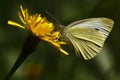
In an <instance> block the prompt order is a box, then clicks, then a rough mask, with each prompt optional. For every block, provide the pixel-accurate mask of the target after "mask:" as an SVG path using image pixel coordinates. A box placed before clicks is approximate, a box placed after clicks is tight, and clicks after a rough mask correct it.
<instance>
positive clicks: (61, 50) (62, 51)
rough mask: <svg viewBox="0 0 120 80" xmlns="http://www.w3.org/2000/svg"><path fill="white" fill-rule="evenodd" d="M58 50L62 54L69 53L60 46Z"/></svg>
mask: <svg viewBox="0 0 120 80" xmlns="http://www.w3.org/2000/svg"><path fill="white" fill-rule="evenodd" d="M59 51H60V52H61V53H62V54H64V55H69V53H67V52H66V51H64V50H63V49H62V48H60V49H59Z"/></svg>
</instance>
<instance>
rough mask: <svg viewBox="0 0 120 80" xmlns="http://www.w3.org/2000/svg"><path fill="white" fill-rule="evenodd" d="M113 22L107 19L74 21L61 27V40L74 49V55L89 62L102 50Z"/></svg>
mask: <svg viewBox="0 0 120 80" xmlns="http://www.w3.org/2000/svg"><path fill="white" fill-rule="evenodd" d="M113 24H114V21H113V20H112V19H109V18H90V19H84V20H79V21H75V22H73V23H71V24H69V25H68V26H65V27H62V28H63V29H62V30H61V38H62V40H63V41H65V42H67V43H69V44H71V45H72V46H73V47H74V50H75V53H76V54H77V55H78V56H79V55H80V54H81V55H82V56H83V58H84V59H85V60H89V59H91V58H93V57H95V56H96V55H97V53H99V52H100V50H101V49H102V47H103V45H104V42H105V40H106V38H107V36H108V35H109V33H110V32H111V30H112V27H113Z"/></svg>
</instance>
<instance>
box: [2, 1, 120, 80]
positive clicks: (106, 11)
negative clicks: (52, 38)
mask: <svg viewBox="0 0 120 80" xmlns="http://www.w3.org/2000/svg"><path fill="white" fill-rule="evenodd" d="M20 4H21V5H23V7H24V8H28V10H29V13H31V14H34V13H41V14H42V13H43V11H44V10H46V11H48V12H49V13H51V14H52V15H53V16H54V17H56V18H57V20H59V21H60V23H61V24H64V25H68V24H69V23H71V22H73V21H76V20H81V19H86V18H92V17H108V18H111V19H113V20H114V22H115V24H114V28H113V30H112V32H111V33H110V35H109V37H108V39H107V40H106V42H105V45H104V47H103V50H102V51H101V52H100V53H99V54H98V55H97V56H96V57H95V58H94V59H92V60H88V61H85V60H84V59H83V58H82V57H77V56H76V55H75V53H74V51H73V50H72V49H71V48H67V47H68V46H67V47H66V48H65V49H66V50H67V51H68V52H69V53H70V55H69V56H67V57H63V56H61V55H60V54H59V53H58V52H57V51H56V50H55V49H54V48H53V47H52V46H50V45H48V44H47V43H44V42H40V43H39V45H38V46H37V49H36V51H35V52H34V53H32V54H31V55H30V56H29V57H28V58H27V59H26V60H25V61H24V63H23V64H22V65H21V66H20V68H19V69H18V70H17V71H16V73H15V74H14V75H13V77H12V79H11V80H120V68H119V67H120V53H119V52H120V42H119V41H120V0H12V1H11V0H3V1H0V80H3V78H4V77H5V75H6V74H7V73H8V71H9V70H10V69H11V67H12V65H13V64H14V62H15V61H16V59H17V57H18V56H19V53H20V51H21V49H22V45H23V43H24V41H25V39H26V37H27V31H25V30H22V29H20V28H17V27H13V26H10V25H8V24H7V20H14V21H17V22H20V20H19V18H18V11H19V10H20V8H19V5H20ZM43 15H44V14H43Z"/></svg>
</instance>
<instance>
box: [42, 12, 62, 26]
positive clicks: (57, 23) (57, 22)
mask: <svg viewBox="0 0 120 80" xmlns="http://www.w3.org/2000/svg"><path fill="white" fill-rule="evenodd" d="M44 11H45V13H46V14H48V15H49V16H50V17H51V18H52V19H53V20H54V21H55V22H56V26H59V27H61V26H60V25H61V24H60V22H59V21H58V20H57V19H56V18H55V17H54V16H53V15H52V14H51V13H49V12H48V11H46V10H44Z"/></svg>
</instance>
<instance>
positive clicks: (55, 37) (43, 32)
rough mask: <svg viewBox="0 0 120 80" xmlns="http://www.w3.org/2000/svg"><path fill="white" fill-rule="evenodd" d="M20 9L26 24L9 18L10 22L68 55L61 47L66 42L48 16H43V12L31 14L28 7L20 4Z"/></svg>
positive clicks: (20, 15) (22, 19)
mask: <svg viewBox="0 0 120 80" xmlns="http://www.w3.org/2000/svg"><path fill="white" fill-rule="evenodd" d="M20 9H21V11H20V12H19V13H18V14H19V18H20V20H21V21H22V23H23V24H24V25H23V26H22V25H20V24H18V23H16V22H14V21H11V20H8V24H10V25H13V26H17V27H19V28H22V29H25V30H27V31H28V32H29V34H31V35H33V36H35V37H37V38H39V39H40V40H42V41H45V42H48V43H49V44H51V45H52V46H54V47H55V48H56V49H57V50H58V51H59V52H61V53H63V54H64V55H68V53H67V52H66V51H64V50H63V49H62V47H61V45H62V44H66V43H65V42H63V41H60V40H59V35H60V32H59V31H55V26H54V25H53V23H51V22H49V21H48V20H47V19H46V17H41V14H38V13H36V14H34V15H29V14H28V10H27V9H23V7H22V6H20Z"/></svg>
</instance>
